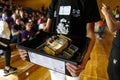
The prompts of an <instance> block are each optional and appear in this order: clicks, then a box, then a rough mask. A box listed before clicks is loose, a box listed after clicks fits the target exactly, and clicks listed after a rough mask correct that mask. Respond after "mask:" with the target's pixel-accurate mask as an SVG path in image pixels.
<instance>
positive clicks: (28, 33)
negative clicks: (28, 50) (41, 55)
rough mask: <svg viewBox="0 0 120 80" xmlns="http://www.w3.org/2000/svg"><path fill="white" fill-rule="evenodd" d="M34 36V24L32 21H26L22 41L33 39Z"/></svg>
mask: <svg viewBox="0 0 120 80" xmlns="http://www.w3.org/2000/svg"><path fill="white" fill-rule="evenodd" d="M33 36H34V32H33V31H32V24H31V23H30V22H28V23H26V26H25V30H23V32H22V35H21V38H22V41H25V40H28V39H31V38H32V37H33Z"/></svg>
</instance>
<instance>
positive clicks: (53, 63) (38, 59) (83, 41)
mask: <svg viewBox="0 0 120 80" xmlns="http://www.w3.org/2000/svg"><path fill="white" fill-rule="evenodd" d="M52 35H55V34H51V33H46V32H40V34H38V35H36V36H35V37H34V38H33V39H30V40H27V41H24V42H21V43H19V44H17V48H19V49H24V50H27V51H28V57H29V59H28V61H30V62H32V63H34V64H37V65H40V66H43V67H46V68H49V69H51V70H55V71H57V72H60V73H63V74H66V75H70V74H69V72H68V71H67V69H66V67H65V64H66V63H67V62H68V63H71V64H74V65H77V64H80V63H81V62H82V60H83V58H84V55H85V53H86V50H87V48H88V44H89V42H90V39H89V38H87V37H78V36H73V35H72V36H67V37H68V38H70V39H71V40H72V42H71V43H70V45H73V46H76V47H77V48H78V49H77V51H76V52H75V53H74V55H72V57H71V58H66V57H64V56H61V55H50V54H48V53H46V52H45V51H44V50H42V49H38V47H39V46H41V45H43V44H44V42H45V39H46V38H49V37H51V36H52ZM36 48H37V49H36ZM41 48H42V47H41ZM60 54H63V53H62V52H61V53H60Z"/></svg>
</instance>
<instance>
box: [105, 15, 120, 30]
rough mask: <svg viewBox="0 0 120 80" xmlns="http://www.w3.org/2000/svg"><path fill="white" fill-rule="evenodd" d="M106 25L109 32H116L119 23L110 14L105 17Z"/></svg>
mask: <svg viewBox="0 0 120 80" xmlns="http://www.w3.org/2000/svg"><path fill="white" fill-rule="evenodd" d="M105 19H106V23H107V26H108V28H109V30H110V31H111V32H114V31H116V30H118V28H120V27H119V25H120V23H119V22H118V21H117V20H116V19H115V18H114V17H113V16H112V14H110V13H108V14H106V15H105Z"/></svg>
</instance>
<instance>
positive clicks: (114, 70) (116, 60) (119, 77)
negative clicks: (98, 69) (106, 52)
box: [108, 44, 120, 80]
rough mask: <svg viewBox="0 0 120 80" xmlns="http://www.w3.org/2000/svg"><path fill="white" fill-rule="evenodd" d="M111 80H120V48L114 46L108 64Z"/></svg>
mask: <svg viewBox="0 0 120 80" xmlns="http://www.w3.org/2000/svg"><path fill="white" fill-rule="evenodd" d="M108 76H109V79H110V80H120V47H118V46H116V45H115V44H113V46H112V50H111V54H110V57H109V63H108Z"/></svg>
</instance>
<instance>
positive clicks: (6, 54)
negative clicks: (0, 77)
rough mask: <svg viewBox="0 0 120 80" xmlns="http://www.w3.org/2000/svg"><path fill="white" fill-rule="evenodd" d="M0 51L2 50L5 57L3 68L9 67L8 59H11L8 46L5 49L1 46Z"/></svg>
mask: <svg viewBox="0 0 120 80" xmlns="http://www.w3.org/2000/svg"><path fill="white" fill-rule="evenodd" d="M0 49H2V50H3V51H4V55H5V66H10V59H11V48H10V46H9V45H8V46H7V47H4V46H1V45H0Z"/></svg>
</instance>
